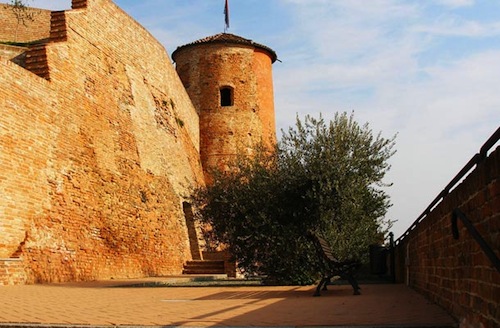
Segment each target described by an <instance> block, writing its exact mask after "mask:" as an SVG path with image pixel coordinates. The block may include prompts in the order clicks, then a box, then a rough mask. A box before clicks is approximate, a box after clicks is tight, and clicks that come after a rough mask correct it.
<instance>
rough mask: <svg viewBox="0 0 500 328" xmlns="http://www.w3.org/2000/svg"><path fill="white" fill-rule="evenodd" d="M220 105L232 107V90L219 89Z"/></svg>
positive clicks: (226, 88)
mask: <svg viewBox="0 0 500 328" xmlns="http://www.w3.org/2000/svg"><path fill="white" fill-rule="evenodd" d="M220 105H221V106H223V107H227V106H233V105H234V100H233V89H232V88H230V87H223V88H221V89H220Z"/></svg>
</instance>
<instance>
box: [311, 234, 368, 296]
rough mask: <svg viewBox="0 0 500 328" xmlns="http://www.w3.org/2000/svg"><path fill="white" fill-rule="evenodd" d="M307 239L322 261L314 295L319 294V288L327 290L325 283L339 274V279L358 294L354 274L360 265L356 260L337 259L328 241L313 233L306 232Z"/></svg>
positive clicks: (358, 288)
mask: <svg viewBox="0 0 500 328" xmlns="http://www.w3.org/2000/svg"><path fill="white" fill-rule="evenodd" d="M308 236H309V239H311V241H312V242H313V243H314V247H315V248H316V252H317V253H318V257H319V260H320V262H321V263H322V266H323V268H322V270H323V271H322V278H321V280H320V282H319V284H318V287H316V292H315V293H314V296H321V290H327V287H326V286H327V285H328V283H329V282H330V281H331V279H332V278H333V277H335V276H339V277H340V279H344V280H347V281H348V282H349V283H350V284H351V286H352V289H353V291H354V293H353V294H354V295H360V294H361V293H360V292H359V290H360V287H359V285H358V281H357V280H356V277H355V274H356V271H357V270H358V269H359V267H360V263H359V262H358V261H339V260H337V259H336V258H335V256H334V255H333V252H332V249H331V248H330V245H329V244H328V242H327V241H326V240H325V239H324V238H322V237H320V236H318V235H316V234H314V233H309V234H308Z"/></svg>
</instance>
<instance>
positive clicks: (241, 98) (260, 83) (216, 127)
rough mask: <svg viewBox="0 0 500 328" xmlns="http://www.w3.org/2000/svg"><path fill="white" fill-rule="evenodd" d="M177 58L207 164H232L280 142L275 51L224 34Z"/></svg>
mask: <svg viewBox="0 0 500 328" xmlns="http://www.w3.org/2000/svg"><path fill="white" fill-rule="evenodd" d="M172 58H173V60H174V61H175V63H176V69H177V72H178V74H179V76H180V78H181V80H182V82H183V84H184V86H185V88H186V90H187V92H188V94H189V95H190V98H191V100H192V101H193V104H194V106H195V108H197V109H198V111H199V115H200V131H201V136H200V139H201V140H200V143H201V147H200V149H201V161H202V163H203V167H204V168H208V167H216V166H218V167H220V168H227V167H228V165H227V164H228V161H230V160H232V159H234V156H235V155H236V154H241V153H244V154H251V153H252V151H253V150H254V149H255V147H256V145H258V144H260V143H263V144H264V145H265V146H268V147H270V146H271V145H274V144H275V141H276V129H275V118H274V94H273V78H272V64H273V62H274V61H275V60H276V53H274V51H273V50H271V49H269V48H268V47H266V46H263V45H261V44H258V43H255V42H253V41H251V40H248V39H244V38H241V37H239V36H236V35H233V34H227V33H221V34H217V35H214V36H211V37H207V38H204V39H201V40H198V41H195V42H193V43H190V44H187V45H184V46H181V47H179V48H177V49H176V50H175V51H174V52H173V53H172ZM222 89H228V92H229V93H230V94H229V95H228V99H227V101H228V103H227V104H223V100H222V99H221V98H222V96H221V90H222ZM207 177H208V176H207Z"/></svg>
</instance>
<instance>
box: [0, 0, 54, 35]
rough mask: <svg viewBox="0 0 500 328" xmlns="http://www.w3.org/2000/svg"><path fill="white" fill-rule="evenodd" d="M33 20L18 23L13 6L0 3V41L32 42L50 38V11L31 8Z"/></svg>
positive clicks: (29, 11) (29, 10) (30, 12)
mask: <svg viewBox="0 0 500 328" xmlns="http://www.w3.org/2000/svg"><path fill="white" fill-rule="evenodd" d="M28 13H29V14H31V15H32V20H25V21H24V23H23V22H22V21H18V20H17V18H16V15H15V14H14V11H13V10H12V7H11V6H8V5H6V4H2V3H0V22H2V24H1V31H0V41H10V42H31V41H36V40H41V39H46V38H48V37H49V32H50V10H43V9H36V8H29V9H28Z"/></svg>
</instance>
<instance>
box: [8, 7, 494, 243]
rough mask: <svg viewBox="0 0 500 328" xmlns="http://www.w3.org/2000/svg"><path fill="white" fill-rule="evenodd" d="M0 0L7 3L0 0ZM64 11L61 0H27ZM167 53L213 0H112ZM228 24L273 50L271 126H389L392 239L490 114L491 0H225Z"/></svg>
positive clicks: (215, 23)
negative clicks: (337, 118)
mask: <svg viewBox="0 0 500 328" xmlns="http://www.w3.org/2000/svg"><path fill="white" fill-rule="evenodd" d="M0 2H8V1H0ZM31 3H32V4H33V6H35V7H40V8H48V9H67V8H69V7H70V1H67V0H60V1H58V0H33V1H31ZM115 3H116V4H117V5H119V6H120V7H121V8H122V9H124V10H125V11H126V12H127V13H129V14H130V15H131V16H132V17H134V18H135V19H136V20H137V21H138V22H139V23H141V24H142V25H143V26H144V27H146V28H147V29H148V30H149V31H150V32H151V33H152V34H153V35H154V36H155V37H156V38H157V39H158V40H159V41H160V42H162V43H163V44H164V46H165V48H166V49H167V51H168V53H169V54H171V53H172V52H173V51H174V50H175V48H176V47H177V46H179V45H183V44H186V43H189V42H192V41H194V40H197V39H200V38H203V37H205V36H209V35H212V34H216V33H220V32H222V31H223V29H224V15H223V8H224V0H169V1H167V0H140V1H139V0H116V1H115ZM229 7H230V29H229V30H228V32H229V33H233V34H237V35H240V36H243V37H246V38H249V39H252V40H254V41H256V42H259V43H262V44H265V45H267V46H269V47H271V48H273V49H274V50H275V51H276V52H277V53H278V57H279V59H280V60H281V61H282V62H276V63H275V64H274V72H273V74H274V88H275V106H276V122H277V129H278V130H280V129H286V128H287V127H288V126H290V125H293V124H294V121H295V116H296V115H297V114H298V115H299V116H300V117H303V116H304V115H305V114H312V115H315V116H317V115H318V113H320V112H321V113H323V115H324V116H325V117H326V118H330V117H333V114H334V113H335V112H337V111H340V112H342V111H347V112H351V111H354V116H355V118H356V120H357V121H358V122H360V123H365V122H368V123H369V125H370V127H371V128H372V129H373V131H374V132H375V133H378V132H381V133H382V136H384V137H387V138H389V137H392V136H393V135H395V134H397V135H398V136H397V139H396V149H397V153H396V155H394V157H393V158H392V159H391V161H390V162H391V164H392V168H391V171H390V172H389V174H388V175H387V178H386V182H392V183H393V186H392V187H390V188H388V189H387V191H388V193H389V194H390V195H391V199H392V202H393V207H392V208H391V209H390V210H389V213H388V216H387V218H389V219H392V220H398V221H397V222H396V223H395V225H394V227H393V229H392V230H393V231H394V233H395V235H396V237H398V236H399V235H401V234H402V233H403V232H404V231H405V230H406V229H407V228H408V227H409V226H410V225H411V223H412V222H413V221H414V220H415V219H416V218H417V217H418V216H419V215H420V214H421V212H422V211H423V210H424V209H425V208H426V207H427V206H428V204H429V203H430V202H431V201H432V200H433V199H434V198H435V197H436V196H437V195H438V194H439V192H440V191H441V190H442V189H443V188H444V187H445V186H446V184H447V183H448V182H449V181H450V180H451V179H452V178H453V177H454V176H455V175H456V173H457V172H458V171H459V170H460V169H461V168H462V167H463V166H464V165H465V164H466V162H467V161H468V160H469V159H470V158H471V157H472V156H473V155H474V154H475V153H476V152H478V150H479V148H480V147H481V145H482V144H483V143H484V142H485V141H486V139H487V138H488V137H489V136H490V135H491V134H492V133H493V132H494V131H495V130H496V129H497V128H498V127H499V125H500V124H499V123H500V1H491V0H405V1H403V0H371V1H366V0H349V1H347V0H229Z"/></svg>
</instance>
